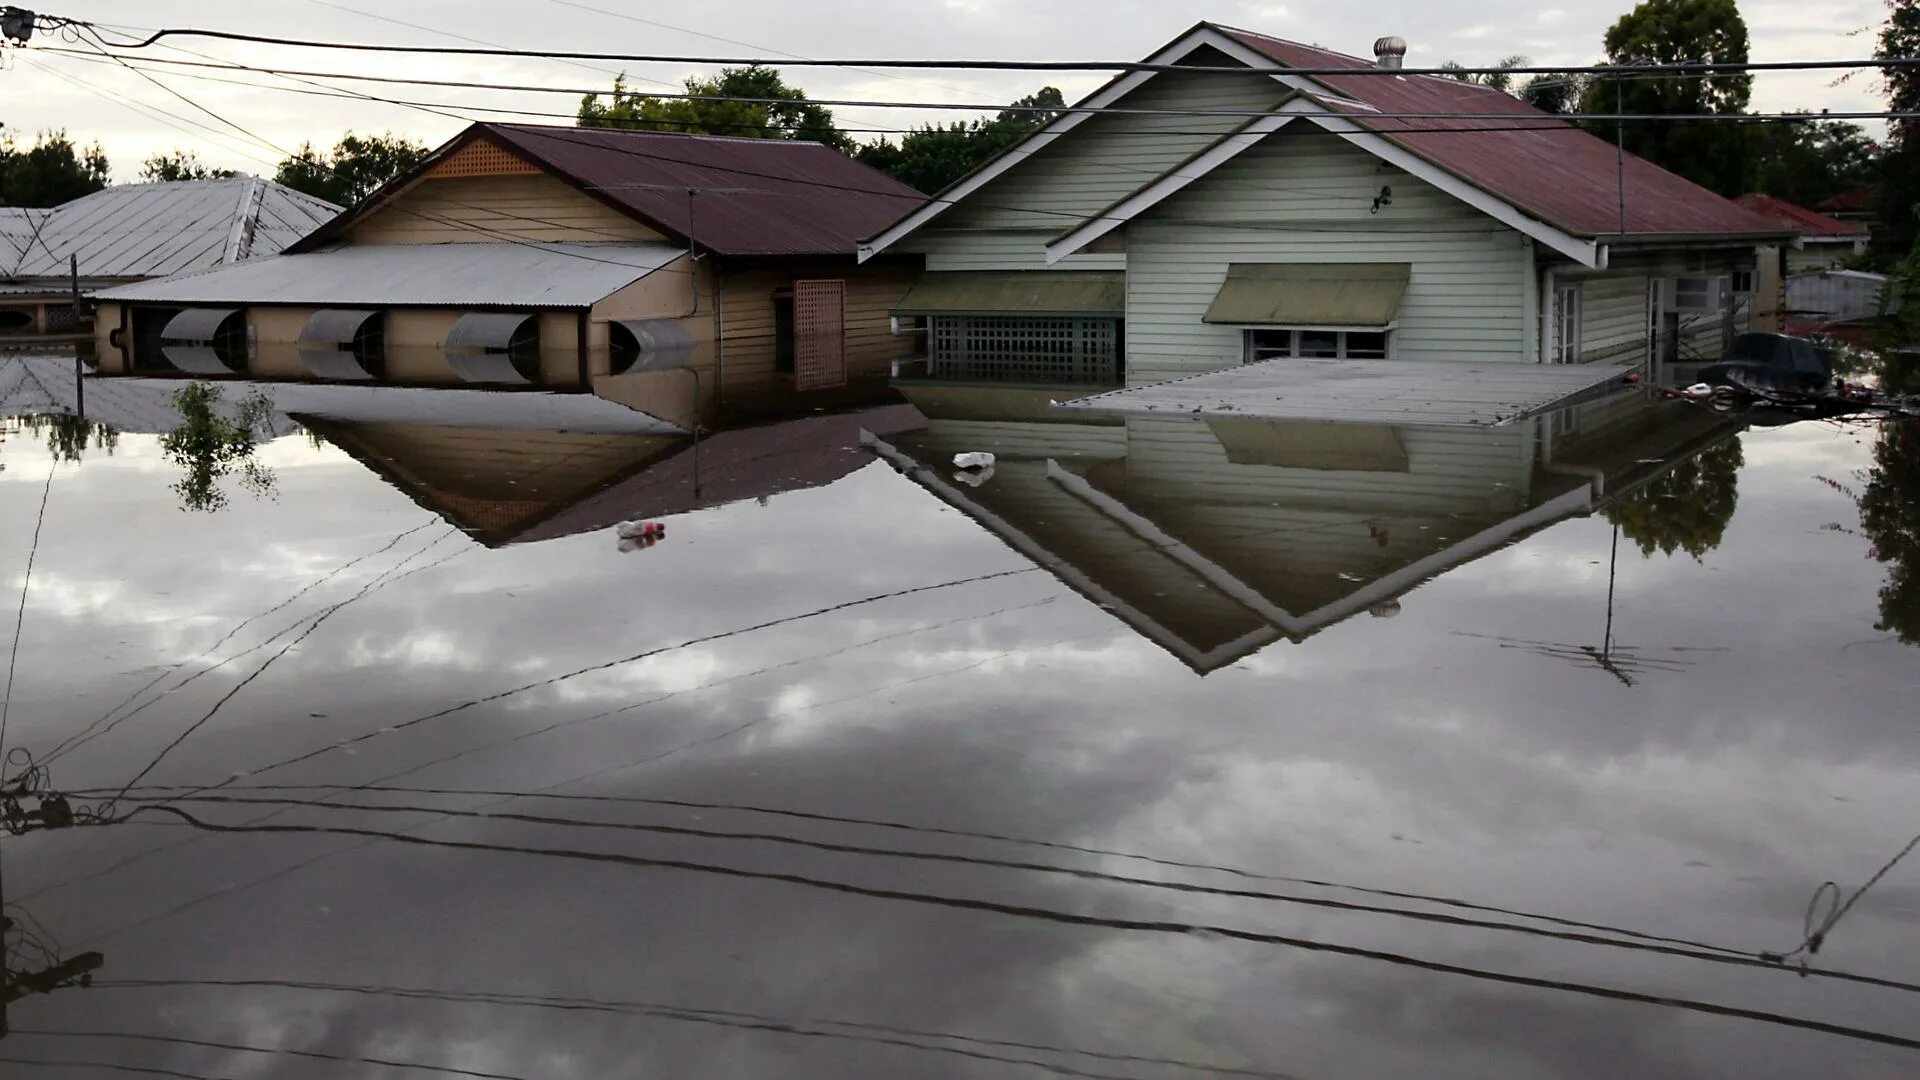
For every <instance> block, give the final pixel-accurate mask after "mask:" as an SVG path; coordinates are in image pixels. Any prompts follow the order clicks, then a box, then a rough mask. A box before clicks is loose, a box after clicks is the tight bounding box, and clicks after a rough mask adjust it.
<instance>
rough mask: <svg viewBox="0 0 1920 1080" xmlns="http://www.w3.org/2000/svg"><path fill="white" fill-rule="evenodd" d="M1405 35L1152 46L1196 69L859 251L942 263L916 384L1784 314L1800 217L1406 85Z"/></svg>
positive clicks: (910, 371)
mask: <svg viewBox="0 0 1920 1080" xmlns="http://www.w3.org/2000/svg"><path fill="white" fill-rule="evenodd" d="M1406 48H1407V46H1406V43H1405V42H1403V41H1401V40H1399V39H1397V38H1382V39H1381V40H1380V41H1379V42H1377V43H1376V45H1375V55H1374V56H1373V58H1371V59H1361V58H1358V57H1353V56H1348V55H1344V54H1341V53H1337V52H1332V51H1329V50H1327V49H1323V48H1319V47H1315V46H1308V45H1302V44H1298V43H1295V42H1290V41H1284V40H1281V39H1279V38H1274V37H1270V36H1267V35H1264V34H1259V33H1254V32H1250V31H1246V30H1237V29H1233V28H1230V27H1226V26H1220V25H1216V24H1213V23H1202V24H1200V25H1198V26H1196V27H1194V28H1193V29H1192V30H1190V31H1188V32H1187V33H1185V34H1183V35H1181V36H1180V37H1179V38H1178V39H1176V40H1174V41H1173V42H1171V43H1170V44H1168V45H1167V46H1166V47H1164V48H1162V49H1161V50H1159V51H1158V52H1156V53H1154V54H1153V55H1151V56H1149V57H1147V58H1146V60H1147V62H1148V63H1150V64H1153V65H1165V66H1170V67H1171V68H1172V70H1166V69H1164V68H1162V69H1159V70H1140V71H1135V72H1132V73H1129V74H1126V75H1124V76H1122V77H1119V78H1116V79H1115V80H1113V81H1112V82H1110V83H1108V84H1107V85H1106V86H1105V87H1103V88H1102V89H1100V90H1099V91H1098V92H1096V93H1094V94H1093V95H1092V96H1091V97H1089V98H1088V99H1086V100H1085V101H1084V102H1083V103H1082V105H1081V107H1080V108H1078V109H1074V110H1068V111H1066V112H1065V113H1063V114H1062V115H1061V116H1060V117H1059V118H1058V119H1055V120H1054V121H1052V122H1051V123H1049V124H1047V125H1046V126H1045V127H1043V128H1041V129H1039V130H1038V131H1036V132H1035V133H1034V134H1033V135H1032V136H1031V137H1029V138H1028V139H1027V140H1026V141H1025V142H1023V143H1021V144H1019V145H1017V146H1015V147H1014V148H1012V149H1011V150H1009V151H1008V152H1007V153H1006V154H1004V155H1003V156H1001V157H1000V158H998V159H997V160H995V161H993V162H991V163H990V164H988V165H987V166H985V167H983V168H982V169H980V170H979V171H977V172H975V173H974V174H972V175H971V176H969V177H967V178H966V179H964V180H962V181H961V182H959V183H958V184H956V185H954V186H953V187H952V188H951V189H949V190H947V191H946V192H944V193H942V194H941V196H940V197H939V198H937V199H934V200H932V201H929V202H928V203H927V204H926V205H924V206H922V207H920V208H919V209H917V210H915V211H914V212H913V213H912V214H910V215H908V216H907V217H906V218H904V219H902V220H901V221H899V222H897V223H895V224H894V225H892V226H890V227H889V228H887V229H885V230H883V231H880V232H878V233H876V234H875V235H874V236H873V237H871V238H870V239H869V240H868V241H867V242H866V243H865V244H864V245H863V246H862V248H861V254H862V257H863V258H868V259H872V258H879V257H883V256H887V255H893V254H897V253H900V252H911V253H914V254H918V255H920V256H923V257H924V258H925V259H926V270H927V273H926V275H925V276H924V277H923V278H922V279H921V280H920V282H919V284H918V285H916V286H915V288H914V290H913V291H912V292H911V293H909V294H908V295H907V296H906V298H905V299H904V300H903V301H902V302H901V303H900V304H899V305H898V306H897V307H896V309H895V310H896V312H897V313H898V314H899V315H901V316H902V317H903V318H905V319H910V320H916V323H915V325H917V326H919V327H921V328H922V329H923V332H924V341H923V348H922V350H921V353H920V358H919V359H920V360H921V363H919V364H916V365H911V366H906V367H903V373H904V374H907V375H911V376H916V377H918V376H924V377H930V378H933V379H946V380H959V381H986V380H1002V381H1024V382H1029V383H1044V384H1066V385H1073V386H1083V387H1084V386H1092V387H1112V386H1121V385H1130V386H1138V385H1143V384H1150V383H1156V382H1161V381H1164V380H1170V379H1178V378H1183V377H1186V376H1192V375H1196V374H1200V373H1205V372H1212V371H1217V370H1220V369H1223V368H1228V367H1232V366H1235V365H1239V364H1242V363H1245V362H1250V361H1265V360H1272V359H1285V358H1317V359H1347V358H1352V359H1373V360H1384V359H1397V360H1412V361H1443V360H1444V361H1451V360H1476V361H1481V360H1491V361H1508V362H1513V363H1553V364H1577V363H1589V362H1594V361H1626V362H1632V363H1639V362H1642V361H1644V360H1645V359H1647V358H1648V357H1649V356H1653V357H1660V356H1665V357H1668V358H1681V357H1687V358H1702V357H1708V356H1717V355H1718V353H1719V350H1720V349H1721V348H1722V343H1723V342H1725V341H1727V340H1729V339H1730V337H1731V335H1732V334H1733V333H1735V332H1737V331H1738V330H1740V329H1742V328H1743V327H1745V326H1746V325H1748V324H1750V323H1753V322H1756V321H1761V322H1764V321H1765V320H1766V319H1768V318H1770V314H1769V312H1770V309H1768V308H1767V307H1766V306H1765V304H1764V303H1761V304H1756V301H1755V292H1756V290H1755V284H1756V283H1755V271H1756V268H1757V267H1758V266H1760V265H1761V264H1762V262H1763V260H1761V259H1760V258H1759V257H1758V253H1759V252H1760V251H1763V250H1768V249H1770V248H1772V247H1773V246H1775V245H1777V244H1778V243H1780V242H1782V241H1784V240H1787V239H1789V238H1790V235H1791V232H1790V230H1787V229H1785V228H1784V227H1782V226H1781V225H1780V224H1778V223H1777V222H1775V221H1773V220H1770V219H1768V218H1765V217H1761V216H1759V215H1757V214H1754V213H1752V212H1751V211H1749V210H1746V209H1744V208H1742V207H1740V206H1737V205H1735V204H1734V203H1733V202H1731V201H1729V200H1727V199H1724V198H1722V197H1720V196H1718V195H1716V194H1714V193H1712V192H1710V191H1707V190H1705V189H1704V188H1701V187H1699V186H1697V185H1695V184H1693V183H1691V182H1689V181H1687V180H1684V179H1682V178H1680V177H1678V176H1676V175H1674V174H1672V173H1669V172H1667V171H1666V170H1664V169H1661V168H1659V167H1657V166H1655V165H1653V164H1651V163H1649V162H1646V161H1643V160H1640V159H1638V158H1636V157H1634V156H1632V155H1631V154H1624V155H1623V154H1620V153H1619V152H1617V151H1616V148H1615V146H1614V144H1613V143H1611V142H1609V141H1607V140H1604V139H1601V138H1598V137H1596V136H1595V135H1593V134H1590V133H1588V132H1585V131H1582V130H1580V129H1579V128H1577V127H1575V126H1574V125H1572V124H1571V123H1569V122H1567V121H1566V120H1564V119H1560V118H1557V117H1553V116H1549V115H1546V114H1544V113H1541V112H1539V111H1537V110H1535V109H1533V108H1532V107H1530V106H1528V105H1527V104H1525V103H1524V102H1522V101H1520V100H1519V99H1517V98H1515V97H1513V96H1511V95H1509V94H1506V93H1503V92H1501V91H1498V90H1495V89H1491V88H1488V87H1483V86H1478V85H1473V84H1469V83H1465V82H1461V81H1457V80H1454V79H1450V78H1443V77H1434V76H1428V75H1418V74H1404V75H1403V74H1397V73H1396V72H1397V71H1399V70H1400V69H1401V68H1402V59H1403V56H1404V54H1405V52H1406ZM1182 67H1192V68H1194V69H1195V70H1193V71H1192V72H1186V71H1182V70H1179V69H1180V68H1182ZM1328 71H1331V72H1333V73H1332V74H1328V73H1326V72H1328ZM1346 72H1353V74H1346Z"/></svg>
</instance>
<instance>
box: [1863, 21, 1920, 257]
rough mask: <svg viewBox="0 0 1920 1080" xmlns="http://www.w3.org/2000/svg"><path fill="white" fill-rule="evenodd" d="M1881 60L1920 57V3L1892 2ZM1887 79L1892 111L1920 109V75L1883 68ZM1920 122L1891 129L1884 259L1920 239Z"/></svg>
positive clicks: (1880, 245)
mask: <svg viewBox="0 0 1920 1080" xmlns="http://www.w3.org/2000/svg"><path fill="white" fill-rule="evenodd" d="M1874 58H1875V59H1877V60H1912V59H1915V58H1920V2H1916V0H1887V21H1886V22H1885V23H1883V24H1882V25H1881V27H1880V40H1879V45H1878V47H1877V48H1876V49H1875V50H1874ZM1880 75H1881V80H1882V82H1883V84H1884V85H1885V87H1886V91H1887V108H1888V111H1890V112H1915V111H1920V71H1916V70H1914V69H1912V68H1883V69H1881V73H1880ZM1916 213H1920V122H1917V121H1913V120H1894V121H1891V122H1889V124H1888V125H1887V151H1886V153H1885V154H1884V155H1883V156H1882V158H1881V182H1880V213H1879V218H1880V221H1879V226H1878V227H1877V228H1876V229H1875V230H1874V237H1873V239H1874V246H1875V248H1876V249H1878V251H1879V252H1880V254H1881V256H1882V257H1883V258H1884V257H1888V256H1890V257H1892V258H1896V259H1897V258H1899V257H1901V256H1903V255H1906V254H1907V252H1908V251H1909V250H1910V249H1912V248H1913V246H1914V244H1915V242H1916V240H1920V219H1916V218H1915V214H1916Z"/></svg>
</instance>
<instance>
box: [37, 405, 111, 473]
mask: <svg viewBox="0 0 1920 1080" xmlns="http://www.w3.org/2000/svg"><path fill="white" fill-rule="evenodd" d="M20 426H21V427H23V428H25V429H27V430H28V431H31V432H33V433H34V434H36V435H45V436H46V437H47V453H49V454H52V455H53V460H55V461H72V462H78V461H79V460H80V459H82V458H84V457H85V456H86V454H87V450H88V449H90V448H98V449H101V450H105V451H106V452H107V455H108V456H109V457H111V456H112V455H113V451H114V448H116V447H118V446H119V445H120V433H119V432H117V431H115V430H113V429H112V428H110V427H108V426H107V425H105V424H96V423H94V422H93V421H91V420H88V419H87V418H85V417H82V416H72V415H69V414H66V413H55V414H52V415H50V416H28V417H24V418H22V419H21V421H20Z"/></svg>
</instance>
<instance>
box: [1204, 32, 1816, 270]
mask: <svg viewBox="0 0 1920 1080" xmlns="http://www.w3.org/2000/svg"><path fill="white" fill-rule="evenodd" d="M1217 29H1219V31H1220V32H1221V33H1224V34H1227V35H1228V36H1230V37H1232V38H1233V39H1234V40H1235V41H1238V42H1239V43H1240V44H1242V45H1245V46H1247V47H1248V48H1250V49H1253V50H1255V51H1256V52H1259V53H1261V54H1263V55H1265V56H1267V57H1269V58H1271V59H1273V60H1275V61H1278V62H1279V63H1281V64H1283V65H1285V66H1287V67H1297V68H1348V67H1350V68H1356V69H1364V68H1372V67H1373V66H1374V65H1373V63H1372V62H1371V61H1368V60H1362V59H1360V58H1358V57H1354V56H1346V55H1344V54H1341V53H1336V52H1331V51H1329V50H1326V49H1319V48H1315V47H1313V46H1310V45H1301V44H1299V43H1297V42H1292V41H1284V40H1281V39H1279V38H1273V37H1268V36H1266V35H1265V34H1257V33H1254V32H1252V31H1248V30H1236V29H1233V28H1231V27H1225V26H1221V27H1218V28H1217ZM1312 78H1313V80H1314V81H1315V82H1318V83H1320V84H1321V85H1323V86H1326V87H1327V88H1328V89H1330V90H1332V91H1334V92H1335V93H1337V94H1340V95H1342V96H1344V97H1347V98H1350V99H1352V100H1353V101H1356V102H1359V103H1361V104H1363V105H1365V106H1370V107H1371V108H1372V109H1374V110H1378V111H1379V112H1381V113H1469V114H1472V117H1471V118H1469V119H1464V120H1460V119H1448V120H1421V119H1411V120H1402V119H1393V118H1391V117H1386V116H1377V115H1373V114H1372V113H1370V111H1369V110H1368V109H1366V108H1342V109H1341V111H1342V112H1345V113H1347V114H1348V115H1350V116H1351V118H1352V119H1353V120H1354V122H1356V123H1358V124H1359V125H1361V126H1362V127H1365V128H1367V129H1368V130H1370V131H1373V132H1375V133H1377V134H1379V135H1383V136H1385V137H1386V138H1388V139H1390V140H1392V141H1393V142H1395V143H1397V144H1399V145H1400V146H1402V147H1404V148H1405V149H1407V150H1409V151H1412V152H1413V153H1415V154H1418V155H1419V156H1421V157H1422V158H1425V159H1426V160H1427V161H1429V162H1432V163H1433V164H1435V165H1437V166H1439V167H1440V168H1442V169H1445V170H1446V171H1448V172H1450V173H1452V174H1454V175H1455V176H1458V177H1460V178H1461V179H1463V180H1466V181H1467V182H1469V183H1471V184H1473V185H1475V186H1476V187H1479V188H1480V189H1481V190H1483V191H1487V192H1489V193H1491V194H1493V195H1495V196H1498V197H1499V198H1500V199H1502V200H1503V201H1505V202H1508V203H1510V204H1512V205H1513V206H1515V207H1517V208H1519V209H1520V210H1523V211H1525V212H1526V213H1528V214H1530V215H1532V216H1534V217H1536V218H1538V219H1539V220H1541V221H1544V222H1546V223H1547V224H1549V225H1552V226H1554V227H1556V228H1558V229H1560V230H1562V231H1564V232H1568V233H1572V234H1574V235H1576V236H1594V237H1598V236H1608V235H1617V234H1619V233H1620V232H1622V229H1621V222H1620V193H1621V185H1620V183H1619V164H1618V161H1617V159H1616V156H1615V148H1614V146H1613V144H1612V143H1609V142H1607V141H1606V140H1604V139H1601V138H1598V137H1596V136H1594V135H1592V134H1589V133H1587V132H1585V131H1581V130H1580V129H1579V128H1576V127H1574V126H1573V125H1572V124H1570V123H1568V122H1567V121H1565V120H1562V119H1559V118H1557V117H1554V116H1550V115H1548V114H1547V113H1543V112H1541V111H1539V110H1538V109H1535V108H1533V107H1532V106H1531V105H1528V104H1527V103H1526V102H1524V101H1521V100H1520V99H1518V98H1516V97H1513V96H1512V95H1510V94H1507V93H1504V92H1502V91H1499V90H1494V89H1491V88H1488V87H1484V86H1476V85H1473V84H1470V83H1463V82H1460V81H1459V80H1457V79H1449V78H1445V77H1442V76H1435V75H1354V76H1344V75H1316V76H1313V77H1312ZM1507 121H1511V124H1512V126H1511V127H1507V126H1505V124H1506V122H1507ZM1490 127H1491V128H1493V130H1488V128H1490ZM1625 192H1626V228H1625V230H1624V231H1625V232H1626V233H1627V234H1628V235H1660V234H1666V235H1677V236H1764V235H1778V234H1779V233H1780V232H1781V231H1782V230H1781V228H1780V227H1779V226H1778V225H1777V224H1775V223H1774V222H1773V221H1772V220H1770V219H1768V218H1764V217H1761V216H1759V215H1757V214H1754V213H1752V212H1751V211H1748V210H1745V209H1743V208H1741V207H1739V206H1737V205H1735V204H1734V203H1733V202H1732V200H1729V199H1724V198H1721V197H1720V196H1719V195H1716V194H1714V193H1713V192H1711V191H1708V190H1707V189H1705V188H1703V187H1701V186H1699V185H1698V184H1695V183H1693V182H1692V181H1690V180H1685V179H1682V178H1681V177H1679V176H1676V175H1674V174H1673V173H1670V172H1668V171H1667V170H1665V169H1662V168H1660V167H1659V166H1657V165H1655V164H1653V163H1652V162H1649V161H1644V160H1642V159H1640V158H1637V157H1634V156H1633V155H1631V154H1629V155H1627V158H1626V184H1625Z"/></svg>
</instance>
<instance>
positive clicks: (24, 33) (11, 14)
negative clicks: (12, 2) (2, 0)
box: [0, 7, 34, 45]
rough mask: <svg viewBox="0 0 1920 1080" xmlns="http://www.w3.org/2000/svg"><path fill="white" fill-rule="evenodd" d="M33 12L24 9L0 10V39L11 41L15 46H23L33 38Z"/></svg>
mask: <svg viewBox="0 0 1920 1080" xmlns="http://www.w3.org/2000/svg"><path fill="white" fill-rule="evenodd" d="M33 21H34V15H33V12H31V11H28V10H27V9H26V8H17V7H4V8H0V37H4V38H7V39H9V40H11V41H12V42H13V43H14V44H16V45H25V44H26V43H27V39H28V38H30V37H32V36H33Z"/></svg>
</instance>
